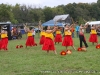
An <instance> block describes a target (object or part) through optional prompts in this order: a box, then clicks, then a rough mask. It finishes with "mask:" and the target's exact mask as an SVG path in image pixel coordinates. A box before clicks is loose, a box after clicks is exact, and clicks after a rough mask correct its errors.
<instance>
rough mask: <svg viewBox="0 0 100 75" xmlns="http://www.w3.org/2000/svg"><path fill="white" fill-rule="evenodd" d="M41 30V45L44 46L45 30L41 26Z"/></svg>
mask: <svg viewBox="0 0 100 75" xmlns="http://www.w3.org/2000/svg"><path fill="white" fill-rule="evenodd" d="M40 29H41V33H40V42H39V44H40V45H43V44H44V41H45V30H44V28H43V27H42V26H40Z"/></svg>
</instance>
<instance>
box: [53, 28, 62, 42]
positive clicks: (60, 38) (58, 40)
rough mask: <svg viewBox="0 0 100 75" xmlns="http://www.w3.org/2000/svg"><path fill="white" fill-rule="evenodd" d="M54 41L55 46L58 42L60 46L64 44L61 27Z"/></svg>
mask: <svg viewBox="0 0 100 75" xmlns="http://www.w3.org/2000/svg"><path fill="white" fill-rule="evenodd" d="M54 41H55V44H56V42H58V44H59V42H62V36H61V30H60V27H57V30H56V36H55V39H54Z"/></svg>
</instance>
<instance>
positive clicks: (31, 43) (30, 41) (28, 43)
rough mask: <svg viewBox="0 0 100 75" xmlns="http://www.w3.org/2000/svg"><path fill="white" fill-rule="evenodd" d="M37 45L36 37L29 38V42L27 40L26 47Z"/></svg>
mask: <svg viewBox="0 0 100 75" xmlns="http://www.w3.org/2000/svg"><path fill="white" fill-rule="evenodd" d="M36 45H37V44H36V43H35V41H34V37H33V36H28V38H27V40H26V46H36Z"/></svg>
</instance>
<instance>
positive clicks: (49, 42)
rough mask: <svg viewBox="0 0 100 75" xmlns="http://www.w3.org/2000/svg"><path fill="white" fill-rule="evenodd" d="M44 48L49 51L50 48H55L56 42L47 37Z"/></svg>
mask: <svg viewBox="0 0 100 75" xmlns="http://www.w3.org/2000/svg"><path fill="white" fill-rule="evenodd" d="M42 50H45V51H48V50H55V46H54V42H53V40H52V39H50V38H45V41H44V44H43V47H42Z"/></svg>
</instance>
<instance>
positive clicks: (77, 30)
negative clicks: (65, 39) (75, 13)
mask: <svg viewBox="0 0 100 75" xmlns="http://www.w3.org/2000/svg"><path fill="white" fill-rule="evenodd" d="M79 29H80V26H79V25H78V24H77V26H76V28H75V30H76V36H77V37H79Z"/></svg>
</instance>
